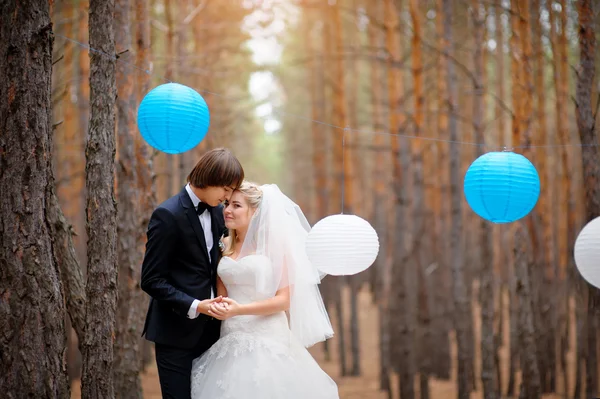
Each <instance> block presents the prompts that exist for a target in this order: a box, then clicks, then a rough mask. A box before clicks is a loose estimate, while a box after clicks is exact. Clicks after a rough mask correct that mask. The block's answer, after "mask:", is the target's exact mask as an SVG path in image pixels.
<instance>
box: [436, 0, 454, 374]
mask: <svg viewBox="0 0 600 399" xmlns="http://www.w3.org/2000/svg"><path fill="white" fill-rule="evenodd" d="M443 6H444V5H443V0H437V2H436V36H437V45H438V47H439V48H440V49H441V48H443V47H444V11H443ZM446 61H447V60H446V58H445V57H444V55H443V54H438V59H437V63H436V66H437V68H436V80H437V84H436V86H437V93H436V94H437V96H436V97H437V99H436V102H437V111H438V112H437V130H438V132H437V136H438V138H440V139H442V140H446V139H447V137H448V117H449V115H448V112H446V105H447V104H446V101H447V98H448V90H447V87H446V82H447V79H446V72H447V71H446ZM448 152H449V147H448V144H446V143H440V145H439V155H438V159H437V163H438V165H439V169H438V170H437V171H436V173H435V174H436V177H437V179H438V182H439V188H438V189H437V190H436V191H437V192H438V194H437V195H438V196H439V200H438V201H439V212H440V216H439V218H438V219H439V220H438V221H437V222H438V223H439V235H440V237H444V239H441V240H440V241H439V251H440V254H441V256H440V258H439V262H440V264H439V266H438V270H437V271H436V272H435V274H434V275H435V281H436V284H435V286H436V289H435V293H434V295H435V297H436V298H435V316H434V318H433V324H434V326H435V327H434V329H433V331H434V334H435V338H433V339H435V342H436V343H437V344H436V351H437V354H438V355H437V356H436V359H435V361H434V363H433V367H434V370H433V371H434V373H435V375H436V376H437V377H438V378H444V379H450V374H451V367H452V364H451V363H452V357H451V354H450V339H449V333H450V330H451V329H452V301H449V300H448V297H449V295H450V294H451V290H450V289H449V287H450V280H451V277H450V262H449V261H448V252H449V250H450V245H449V243H448V240H447V239H446V238H445V237H448V232H449V219H450V218H449V215H450V205H449V203H450V201H447V198H449V196H450V194H449V190H450V183H449V178H450V174H449V173H448V169H447V165H448V164H449V155H448Z"/></svg>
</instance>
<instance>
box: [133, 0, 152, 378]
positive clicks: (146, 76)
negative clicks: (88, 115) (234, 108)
mask: <svg viewBox="0 0 600 399" xmlns="http://www.w3.org/2000/svg"><path fill="white" fill-rule="evenodd" d="M135 20H136V28H135V34H136V52H135V60H136V61H135V65H137V66H138V67H139V68H142V69H143V70H144V71H148V73H141V72H139V71H138V72H136V73H135V74H134V76H135V77H136V92H137V93H136V95H137V104H139V103H140V102H141V101H142V99H143V97H144V95H145V94H146V93H147V92H148V91H149V90H150V71H151V64H150V7H149V4H148V0H135ZM134 139H135V156H136V162H135V164H136V167H137V171H136V174H137V183H138V187H137V188H138V195H139V197H138V201H139V212H140V216H141V218H140V219H139V220H138V223H139V224H138V230H137V245H138V251H139V253H143V252H144V247H145V245H146V228H147V226H148V222H149V221H150V215H151V214H152V210H153V209H154V208H155V207H156V182H155V175H154V159H153V156H152V151H151V148H150V146H149V145H148V144H147V143H146V142H145V141H144V139H143V138H142V136H141V135H140V134H134ZM140 301H141V304H140V305H139V306H140V308H141V309H146V308H147V307H148V297H147V296H145V295H144V296H142V298H140ZM141 350H142V370H143V369H145V367H146V365H147V364H148V363H150V362H151V361H152V360H153V358H152V343H151V342H150V341H148V340H145V339H144V340H142V349H141Z"/></svg>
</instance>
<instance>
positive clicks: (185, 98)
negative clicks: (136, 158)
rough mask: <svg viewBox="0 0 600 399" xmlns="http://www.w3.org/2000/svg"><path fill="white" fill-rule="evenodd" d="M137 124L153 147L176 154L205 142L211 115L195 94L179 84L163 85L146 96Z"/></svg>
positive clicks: (200, 98)
mask: <svg viewBox="0 0 600 399" xmlns="http://www.w3.org/2000/svg"><path fill="white" fill-rule="evenodd" d="M137 124H138V128H139V129H140V133H141V134H142V137H143V138H144V140H146V142H147V143H148V144H150V145H151V146H152V147H154V148H156V149H157V150H160V151H163V152H166V153H168V154H179V153H182V152H186V151H188V150H191V149H192V148H194V147H195V146H197V145H198V143H200V142H201V141H202V140H203V139H204V137H205V136H206V132H208V126H209V125H210V113H209V111H208V105H206V101H204V99H203V98H202V96H201V95H200V94H198V92H197V91H196V90H194V89H192V88H190V87H187V86H184V85H182V84H179V83H166V84H163V85H160V86H157V87H155V88H154V89H152V90H151V91H150V92H149V93H148V94H146V96H145V97H144V99H143V100H142V103H141V104H140V107H139V109H138V114H137Z"/></svg>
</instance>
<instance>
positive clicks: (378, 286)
mask: <svg viewBox="0 0 600 399" xmlns="http://www.w3.org/2000/svg"><path fill="white" fill-rule="evenodd" d="M368 7H369V8H368V12H369V15H370V16H372V17H373V18H374V19H375V20H376V21H378V20H380V19H381V18H382V15H381V14H382V12H381V11H382V9H383V7H382V4H381V3H380V2H370V3H368ZM368 35H369V46H370V47H371V48H379V47H382V46H383V43H382V40H381V34H380V28H379V26H378V25H377V24H375V23H369V27H368ZM381 71H382V68H380V67H379V63H378V62H377V61H374V62H372V63H371V64H370V82H371V91H370V93H371V96H372V97H371V109H372V125H373V129H374V130H375V131H376V132H380V131H382V130H385V124H384V119H383V112H382V111H383V94H384V93H383V87H382V86H383V84H384V83H382V82H385V79H383V76H382V73H381ZM372 144H373V146H374V148H375V151H376V152H375V156H374V159H373V164H374V165H373V169H372V171H373V176H372V180H373V189H374V190H373V196H374V198H373V204H374V206H373V210H372V218H373V219H372V220H373V227H374V228H375V230H376V231H377V233H378V235H379V248H380V249H379V256H378V257H377V259H376V260H375V264H374V265H373V266H372V267H371V272H372V283H371V284H372V292H373V298H374V300H375V302H376V303H377V304H378V306H377V309H378V314H379V389H381V390H382V391H385V392H387V395H388V397H390V398H391V395H392V387H391V380H390V373H391V365H390V339H391V337H390V326H389V324H390V323H389V319H390V312H389V290H388V289H387V287H389V281H390V280H389V275H390V270H389V267H388V266H389V264H390V259H389V258H388V256H387V254H388V253H389V242H390V231H389V229H388V228H387V215H386V214H387V209H386V206H382V204H385V202H386V188H387V185H386V176H387V170H388V169H387V168H386V165H389V140H387V136H386V135H383V134H374V135H373V137H372ZM386 283H387V284H386Z"/></svg>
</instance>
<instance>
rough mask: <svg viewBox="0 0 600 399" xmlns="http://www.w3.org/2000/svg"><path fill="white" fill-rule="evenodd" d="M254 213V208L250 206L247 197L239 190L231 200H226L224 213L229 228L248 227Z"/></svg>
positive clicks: (241, 228) (240, 228)
mask: <svg viewBox="0 0 600 399" xmlns="http://www.w3.org/2000/svg"><path fill="white" fill-rule="evenodd" d="M253 214H254V209H252V208H250V206H249V205H248V201H247V200H246V197H244V194H242V193H241V192H239V191H234V193H233V194H232V195H231V198H230V199H229V201H226V202H225V209H224V211H223V215H224V217H225V226H227V228H228V229H236V230H245V229H247V228H248V225H249V224H250V219H251V218H252V215H253Z"/></svg>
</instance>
